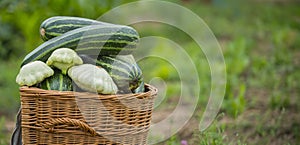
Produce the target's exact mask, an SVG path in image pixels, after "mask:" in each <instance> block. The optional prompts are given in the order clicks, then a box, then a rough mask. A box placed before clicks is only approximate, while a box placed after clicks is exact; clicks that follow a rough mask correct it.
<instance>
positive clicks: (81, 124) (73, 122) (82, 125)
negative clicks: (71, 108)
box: [44, 118, 97, 136]
mask: <svg viewBox="0 0 300 145" xmlns="http://www.w3.org/2000/svg"><path fill="white" fill-rule="evenodd" d="M58 124H67V125H73V126H78V127H80V129H82V130H83V131H85V132H88V133H90V134H91V135H93V136H96V135H97V132H96V131H95V129H93V128H91V127H90V126H89V125H87V124H86V123H85V122H82V121H80V120H77V119H71V118H52V119H51V120H50V121H49V122H45V124H44V128H46V129H49V130H48V131H49V132H53V129H54V127H55V126H56V125H58Z"/></svg>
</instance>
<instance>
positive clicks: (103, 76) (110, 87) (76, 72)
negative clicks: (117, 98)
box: [68, 64, 118, 94]
mask: <svg viewBox="0 0 300 145" xmlns="http://www.w3.org/2000/svg"><path fill="white" fill-rule="evenodd" d="M68 75H69V76H70V77H71V78H72V80H73V81H74V82H75V84H76V85H78V87H80V88H81V89H83V90H86V91H91V92H95V91H96V92H98V93H100V94H116V93H117V91H118V88H117V86H116V84H115V83H114V81H113V80H112V78H111V77H110V76H109V74H108V73H107V72H106V71H105V69H103V68H101V67H97V66H95V65H92V64H82V65H78V66H73V67H71V68H70V69H69V70H68Z"/></svg>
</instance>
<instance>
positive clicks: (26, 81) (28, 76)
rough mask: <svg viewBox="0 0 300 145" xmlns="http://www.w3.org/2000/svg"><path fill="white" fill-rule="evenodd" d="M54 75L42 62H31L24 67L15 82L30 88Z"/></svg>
mask: <svg viewBox="0 0 300 145" xmlns="http://www.w3.org/2000/svg"><path fill="white" fill-rule="evenodd" d="M53 74H54V71H53V70H52V69H51V68H50V67H49V66H47V65H46V64H45V63H44V62H42V61H33V62H30V63H28V64H26V65H24V66H23V67H22V68H21V69H20V72H19V74H18V75H17V78H16V82H17V83H18V84H19V85H20V86H32V85H35V84H37V83H40V82H42V81H43V80H44V79H45V78H47V77H50V76H52V75H53Z"/></svg>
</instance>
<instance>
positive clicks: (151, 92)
mask: <svg viewBox="0 0 300 145" xmlns="http://www.w3.org/2000/svg"><path fill="white" fill-rule="evenodd" d="M145 89H146V90H147V91H146V92H142V93H128V94H112V95H107V94H97V93H91V92H76V91H58V90H44V89H41V88H37V87H28V86H22V87H20V88H19V90H20V92H33V93H36V94H57V95H61V96H81V97H84V96H87V97H88V98H97V99H114V98H118V99H122V98H130V97H134V98H139V97H144V96H156V95H155V94H157V92H158V89H157V88H155V87H154V86H152V85H150V84H145ZM35 97H39V95H36V96H35ZM49 97H51V96H49Z"/></svg>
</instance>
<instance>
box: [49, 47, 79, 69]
mask: <svg viewBox="0 0 300 145" xmlns="http://www.w3.org/2000/svg"><path fill="white" fill-rule="evenodd" d="M46 63H47V65H49V66H50V65H52V66H54V67H56V68H58V69H60V70H61V71H62V73H63V74H66V73H67V70H68V69H69V68H70V67H72V66H74V65H76V64H82V63H83V62H82V59H81V58H80V57H79V56H78V55H77V53H76V52H75V51H74V50H72V49H70V48H59V49H56V50H55V51H53V53H52V54H51V56H50V57H49V58H48V60H47V62H46Z"/></svg>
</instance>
